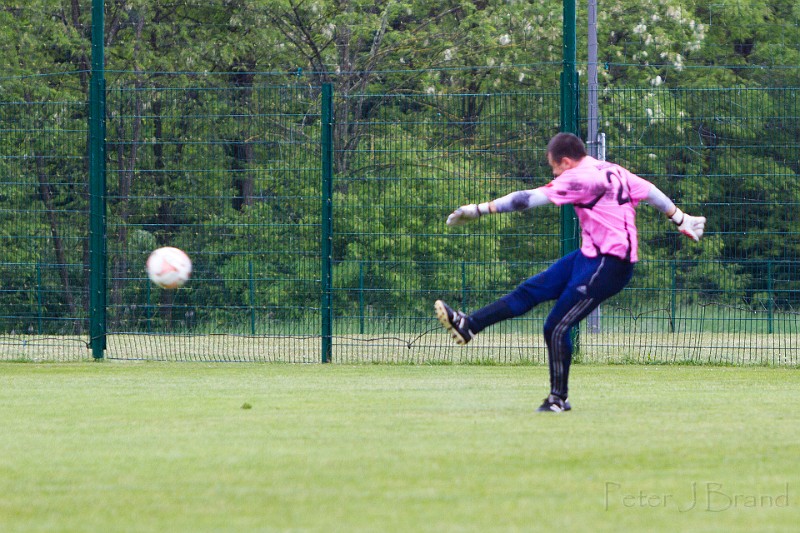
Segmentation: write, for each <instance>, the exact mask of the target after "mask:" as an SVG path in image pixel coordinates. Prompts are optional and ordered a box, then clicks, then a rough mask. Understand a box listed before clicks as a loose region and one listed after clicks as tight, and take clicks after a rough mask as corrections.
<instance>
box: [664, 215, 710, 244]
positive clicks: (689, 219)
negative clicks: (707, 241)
mask: <svg viewBox="0 0 800 533" xmlns="http://www.w3.org/2000/svg"><path fill="white" fill-rule="evenodd" d="M669 219H670V220H671V221H672V222H673V223H674V224H675V225H676V226H678V231H680V232H681V233H683V234H684V235H686V236H687V237H689V238H690V239H692V240H693V241H695V242H697V241H699V240H700V237H702V236H703V230H704V229H705V227H706V217H693V216H692V215H687V214H686V213H684V212H683V211H681V210H680V209H678V208H677V207H676V208H675V213H674V214H673V215H672V216H671V217H669Z"/></svg>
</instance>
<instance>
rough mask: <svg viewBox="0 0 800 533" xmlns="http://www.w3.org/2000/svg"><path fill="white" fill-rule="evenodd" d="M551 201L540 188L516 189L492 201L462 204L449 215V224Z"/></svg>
mask: <svg viewBox="0 0 800 533" xmlns="http://www.w3.org/2000/svg"><path fill="white" fill-rule="evenodd" d="M548 203H550V200H549V199H548V198H547V196H545V195H544V193H542V192H541V191H539V190H538V189H530V190H526V191H516V192H512V193H511V194H507V195H505V196H503V197H501V198H497V199H496V200H492V201H490V202H483V203H481V204H468V205H462V206H461V207H459V208H458V209H456V210H455V211H453V212H452V213H450V216H448V217H447V225H448V226H460V225H461V224H465V223H466V222H467V221H469V220H475V219H476V218H480V217H482V216H483V215H488V214H491V213H506V212H509V211H523V210H525V209H530V208H532V207H539V206H542V205H546V204H548Z"/></svg>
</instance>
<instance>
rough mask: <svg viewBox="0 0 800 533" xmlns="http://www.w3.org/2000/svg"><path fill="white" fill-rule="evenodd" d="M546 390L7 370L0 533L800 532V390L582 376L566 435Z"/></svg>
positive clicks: (690, 379) (97, 366)
mask: <svg viewBox="0 0 800 533" xmlns="http://www.w3.org/2000/svg"><path fill="white" fill-rule="evenodd" d="M546 383H547V368H546V367H544V366H459V365H454V366H447V365H438V366H428V365H394V366H393V365H361V366H350V365H324V366H323V365H284V364H227V365H225V364H201V363H197V364H186V363H118V362H101V363H87V362H82V363H66V364H31V363H2V364H0V428H2V429H1V430H0V494H2V497H0V524H2V528H1V529H2V530H3V531H4V532H17V531H47V532H57V531H131V532H136V531H142V532H152V531H187V532H188V531H191V532H201V531H248V532H249V531H323V530H324V531H347V532H350V531H436V532H441V531H476V532H478V531H480V532H484V531H614V532H617V531H760V532H764V531H794V530H796V527H797V524H798V523H800V462H799V461H798V452H799V451H800V438H799V437H800V413H799V412H798V409H797V408H798V406H800V373H798V371H797V370H795V369H781V368H760V367H746V368H735V367H691V366H636V365H623V366H604V365H579V366H576V367H574V372H573V380H572V388H573V391H572V395H571V401H572V404H573V411H572V412H570V413H565V414H561V415H550V414H536V413H534V409H535V407H536V406H538V403H539V402H540V401H541V399H542V397H543V396H544V395H545V393H546V390H547V386H546ZM248 405H249V406H250V407H249V408H248ZM693 491H694V492H696V497H695V496H693ZM787 491H788V500H787V499H786V495H787Z"/></svg>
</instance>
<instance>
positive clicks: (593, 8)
mask: <svg viewBox="0 0 800 533" xmlns="http://www.w3.org/2000/svg"><path fill="white" fill-rule="evenodd" d="M587 7H588V19H589V23H588V36H587V37H588V41H589V49H588V72H587V74H588V78H589V79H588V80H587V81H588V91H587V96H588V97H589V98H588V99H589V109H588V110H587V111H588V113H587V115H586V118H587V135H586V140H587V145H588V146H587V148H588V149H589V155H591V156H592V157H595V158H597V157H598V155H599V154H600V146H599V136H598V131H599V114H600V113H599V108H598V103H597V87H598V85H597V0H588V6H587ZM586 325H587V327H588V330H589V332H591V333H600V307H597V308H596V309H595V310H594V311H592V312H591V313H589V316H588V317H586Z"/></svg>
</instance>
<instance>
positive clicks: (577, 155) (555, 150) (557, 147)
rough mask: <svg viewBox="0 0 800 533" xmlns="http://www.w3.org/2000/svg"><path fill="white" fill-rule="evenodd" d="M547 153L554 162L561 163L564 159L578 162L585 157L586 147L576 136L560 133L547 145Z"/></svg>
mask: <svg viewBox="0 0 800 533" xmlns="http://www.w3.org/2000/svg"><path fill="white" fill-rule="evenodd" d="M547 153H548V154H550V157H552V158H553V160H554V161H561V160H562V159H563V158H565V157H569V158H570V159H573V160H575V161H579V160H581V159H583V158H584V157H586V145H584V144H583V141H582V140H581V138H580V137H578V136H577V135H574V134H572V133H563V132H562V133H559V134H557V135H556V136H555V137H553V138H552V139H550V142H549V143H547Z"/></svg>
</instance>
